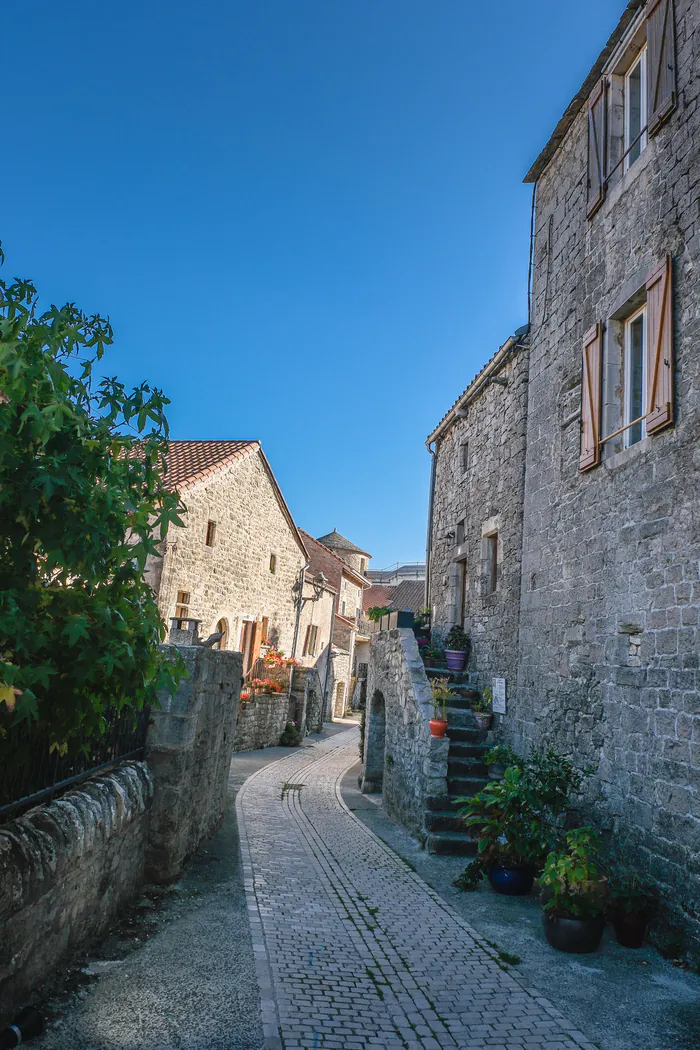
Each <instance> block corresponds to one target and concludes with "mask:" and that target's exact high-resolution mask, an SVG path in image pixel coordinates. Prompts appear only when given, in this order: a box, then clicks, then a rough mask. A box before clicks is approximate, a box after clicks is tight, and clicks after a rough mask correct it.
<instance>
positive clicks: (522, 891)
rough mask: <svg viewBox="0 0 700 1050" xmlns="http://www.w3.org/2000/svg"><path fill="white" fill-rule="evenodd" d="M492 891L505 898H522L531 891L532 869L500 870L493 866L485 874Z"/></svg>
mask: <svg viewBox="0 0 700 1050" xmlns="http://www.w3.org/2000/svg"><path fill="white" fill-rule="evenodd" d="M486 874H487V876H488V880H489V882H490V883H491V887H492V889H494V890H495V891H496V893H504V894H505V895H506V896H507V897H524V896H525V895H526V894H528V893H529V892H530V890H531V889H532V884H533V882H534V881H535V872H534V871H533V869H532V868H501V867H499V865H497V864H494V866H493V867H492V868H489V869H488V871H487V872H486Z"/></svg>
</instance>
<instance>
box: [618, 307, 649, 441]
mask: <svg viewBox="0 0 700 1050" xmlns="http://www.w3.org/2000/svg"><path fill="white" fill-rule="evenodd" d="M640 317H642V318H643V328H642V332H643V338H642V414H641V416H635V417H634V419H633V418H632V412H631V407H632V406H631V403H632V325H633V324H634V322H635V321H637V320H638V319H639V318H640ZM623 324H624V356H623V362H622V379H623V385H624V391H623V404H622V425H623V427H624V428H625V429H624V431H623V447H624V448H631V447H632V445H637V444H639V442H640V441H643V440H644V438H645V437H646V436H647V429H646V415H647V412H646V404H647V368H648V364H649V356H648V340H647V328H648V326H647V304H646V302H644V303H642V305H641V306H639V307H638V308H637V309H636V310H635V311H634V312H633V313H631V314H629V316H628V317H625V319H624V321H623ZM636 420H639V421H640V423H641V432H640V436H639V437H638V438H636V439H635V440H634V441H632V440H631V437H632V424H634V423H635V421H636Z"/></svg>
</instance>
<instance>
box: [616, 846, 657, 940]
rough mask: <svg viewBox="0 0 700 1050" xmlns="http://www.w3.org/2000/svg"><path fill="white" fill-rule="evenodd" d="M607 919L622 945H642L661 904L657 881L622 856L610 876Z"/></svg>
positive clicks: (617, 859)
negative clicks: (648, 926)
mask: <svg viewBox="0 0 700 1050" xmlns="http://www.w3.org/2000/svg"><path fill="white" fill-rule="evenodd" d="M608 898H609V901H608V918H609V919H610V921H611V922H612V924H613V927H614V928H615V936H616V937H617V943H618V944H621V945H622V947H623V948H641V947H642V945H643V943H644V936H645V934H646V929H647V923H648V921H649V919H650V918H651V917H652V916H653V914H654V912H655V911H656V909H657V907H658V896H657V890H656V886H655V884H654V883H653V882H652V880H651V879H650V878H649V877H648V876H647V875H645V874H643V873H642V872H639V871H637V870H635V868H633V867H632V866H631V864H630V863H629V862H628V861H626V860H622V859H620V858H619V857H617V858H614V859H613V863H612V866H611V869H610V873H609V876H608Z"/></svg>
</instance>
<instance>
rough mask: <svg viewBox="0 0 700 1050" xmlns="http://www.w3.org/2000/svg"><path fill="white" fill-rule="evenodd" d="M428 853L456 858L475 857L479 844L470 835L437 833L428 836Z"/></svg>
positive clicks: (450, 832) (457, 832)
mask: <svg viewBox="0 0 700 1050" xmlns="http://www.w3.org/2000/svg"><path fill="white" fill-rule="evenodd" d="M425 846H426V849H427V850H428V853H441V854H447V855H451V856H454V857H474V856H476V852H477V844H476V842H474V841H473V840H472V839H471V838H470V837H469V836H468V835H464V834H462V833H461V832H459V831H437V832H434V833H433V834H430V835H428V837H427V839H426V842H425Z"/></svg>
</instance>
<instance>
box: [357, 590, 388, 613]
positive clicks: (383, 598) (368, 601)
mask: <svg viewBox="0 0 700 1050" xmlns="http://www.w3.org/2000/svg"><path fill="white" fill-rule="evenodd" d="M395 590H396V587H388V586H387V585H386V584H382V583H375V584H374V585H373V586H372V587H368V588H367V590H366V591H365V592H364V594H363V595H362V610H363V612H367V610H368V609H384V608H388V607H389V605H391V599H392V597H393V594H394V591H395Z"/></svg>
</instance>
